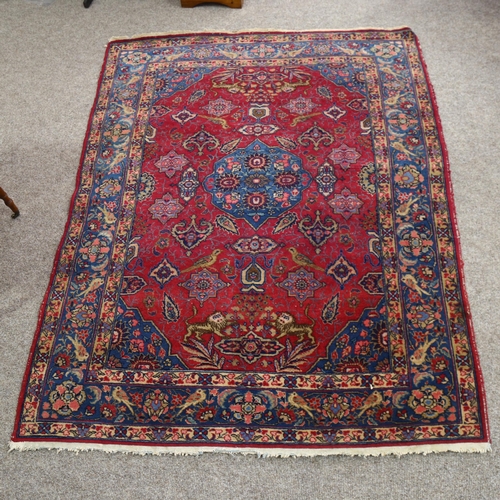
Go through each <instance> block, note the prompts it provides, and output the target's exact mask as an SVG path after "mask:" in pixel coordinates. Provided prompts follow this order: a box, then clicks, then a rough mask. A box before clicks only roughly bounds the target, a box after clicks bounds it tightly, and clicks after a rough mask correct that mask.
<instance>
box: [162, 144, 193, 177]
mask: <svg viewBox="0 0 500 500" xmlns="http://www.w3.org/2000/svg"><path fill="white" fill-rule="evenodd" d="M187 164H188V160H187V158H186V157H185V156H184V155H180V154H177V153H176V152H175V151H174V150H172V151H170V153H168V154H166V155H165V156H162V157H161V158H160V159H159V160H158V161H157V162H155V166H156V168H158V170H159V171H160V172H164V173H165V174H166V175H167V176H168V177H172V176H173V175H174V174H175V172H178V171H179V170H182V167H185V166H186V165H187Z"/></svg>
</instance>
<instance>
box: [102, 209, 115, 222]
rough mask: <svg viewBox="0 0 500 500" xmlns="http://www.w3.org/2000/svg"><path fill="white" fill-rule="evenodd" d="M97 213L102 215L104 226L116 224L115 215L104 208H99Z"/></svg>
mask: <svg viewBox="0 0 500 500" xmlns="http://www.w3.org/2000/svg"><path fill="white" fill-rule="evenodd" d="M99 211H100V212H102V214H103V215H104V222H105V223H106V224H109V225H112V224H114V223H115V222H116V215H115V214H114V213H113V212H111V211H110V210H108V209H107V208H104V207H99Z"/></svg>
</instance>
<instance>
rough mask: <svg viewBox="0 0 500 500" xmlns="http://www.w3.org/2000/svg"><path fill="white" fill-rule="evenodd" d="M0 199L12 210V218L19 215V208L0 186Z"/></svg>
mask: <svg viewBox="0 0 500 500" xmlns="http://www.w3.org/2000/svg"><path fill="white" fill-rule="evenodd" d="M0 200H3V201H4V203H5V204H6V205H7V206H8V207H9V208H10V209H11V210H12V211H13V212H14V213H13V214H12V218H13V219H15V218H16V217H17V216H18V215H19V209H18V208H17V207H16V204H15V203H14V202H13V201H12V200H11V199H10V198H9V197H8V196H7V193H6V192H5V191H4V190H3V189H2V188H1V187H0Z"/></svg>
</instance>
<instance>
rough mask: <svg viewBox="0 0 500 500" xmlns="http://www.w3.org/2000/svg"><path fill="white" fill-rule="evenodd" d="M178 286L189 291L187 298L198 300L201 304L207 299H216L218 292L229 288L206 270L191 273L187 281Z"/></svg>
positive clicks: (215, 275)
mask: <svg viewBox="0 0 500 500" xmlns="http://www.w3.org/2000/svg"><path fill="white" fill-rule="evenodd" d="M179 285H180V286H182V287H184V288H186V289H187V290H189V296H190V297H194V298H195V299H197V300H199V301H200V303H201V304H203V302H205V301H206V300H208V299H209V298H213V297H217V293H218V292H219V291H220V290H222V289H223V288H225V287H226V286H229V285H228V284H227V283H224V282H223V281H222V280H220V279H219V276H218V275H217V274H212V273H211V272H210V271H207V270H206V269H203V270H202V271H200V272H199V273H193V274H192V275H191V276H190V278H189V279H188V280H187V281H185V282H184V283H179Z"/></svg>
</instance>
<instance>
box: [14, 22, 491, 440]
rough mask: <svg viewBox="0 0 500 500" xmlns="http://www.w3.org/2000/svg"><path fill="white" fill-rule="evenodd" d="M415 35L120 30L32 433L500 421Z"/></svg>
mask: <svg viewBox="0 0 500 500" xmlns="http://www.w3.org/2000/svg"><path fill="white" fill-rule="evenodd" d="M429 92H430V91H429V88H428V85H427V83H426V75H425V70H424V68H423V65H422V61H421V58H420V55H419V52H418V48H417V44H416V40H415V36H414V35H413V33H412V32H411V31H410V30H408V29H401V30H396V31H358V32H324V33H322V32H313V33H263V34H258V33H257V34H241V35H238V34H235V35H196V36H195V35H191V36H167V37H158V38H148V39H138V40H130V41H119V42H112V43H111V44H110V45H109V48H108V52H107V59H106V63H105V66H104V69H103V74H102V79H101V83H100V87H99V91H98V96H97V100H96V106H95V109H94V111H93V115H92V119H91V123H90V127H89V133H88V137H87V143H86V146H85V152H84V157H83V162H82V167H81V176H80V179H79V184H78V186H77V190H76V193H75V198H74V207H73V210H72V213H71V215H70V220H69V224H68V228H67V233H66V235H65V237H64V240H63V242H62V246H61V250H60V255H59V256H58V261H57V263H56V267H55V272H54V275H53V281H52V283H51V285H50V288H49V291H48V294H47V298H46V302H45V304H44V314H43V317H42V318H41V322H40V331H39V334H38V337H37V342H36V345H35V347H34V351H33V357H32V360H31V366H30V367H29V369H28V375H27V382H26V386H25V388H24V389H23V394H22V397H21V402H20V416H19V422H18V425H17V427H16V431H15V434H14V436H13V440H14V441H30V440H34V441H44V440H51V439H56V440H61V441H76V442H82V443H83V442H85V443H92V442H95V443H104V444H124V445H129V444H146V445H147V444H154V445H165V446H174V445H193V446H197V447H203V446H214V445H216V446H222V445H225V446H235V445H236V446H239V447H241V446H243V447H249V448H252V446H254V447H258V446H269V447H278V448H284V449H287V448H289V449H297V448H298V447H301V446H310V447H312V448H316V447H319V448H325V449H332V448H335V447H342V446H352V447H356V446H367V445H369V446H373V445H379V446H384V445H395V444H407V445H410V444H411V445H418V444H433V443H437V444H441V443H467V442H486V441H487V438H488V437H487V428H486V422H485V414H484V402H483V396H482V393H481V391H482V388H481V385H480V384H481V381H480V380H479V372H478V367H477V360H476V359H475V357H474V347H473V345H472V339H471V335H472V332H471V331H470V324H469V323H468V318H467V313H466V311H465V310H464V297H463V290H462V288H461V284H460V277H459V265H460V264H459V262H458V261H457V254H456V248H455V244H456V242H455V237H454V231H453V227H452V222H453V221H452V219H451V215H450V208H449V206H448V202H447V196H448V194H447V184H446V183H447V179H446V177H445V176H446V172H445V167H446V165H445V161H446V160H445V157H444V153H443V150H442V147H443V146H442V144H441V141H440V135H439V130H438V125H437V117H436V116H435V110H434V109H433V105H432V95H430V93H429Z"/></svg>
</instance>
